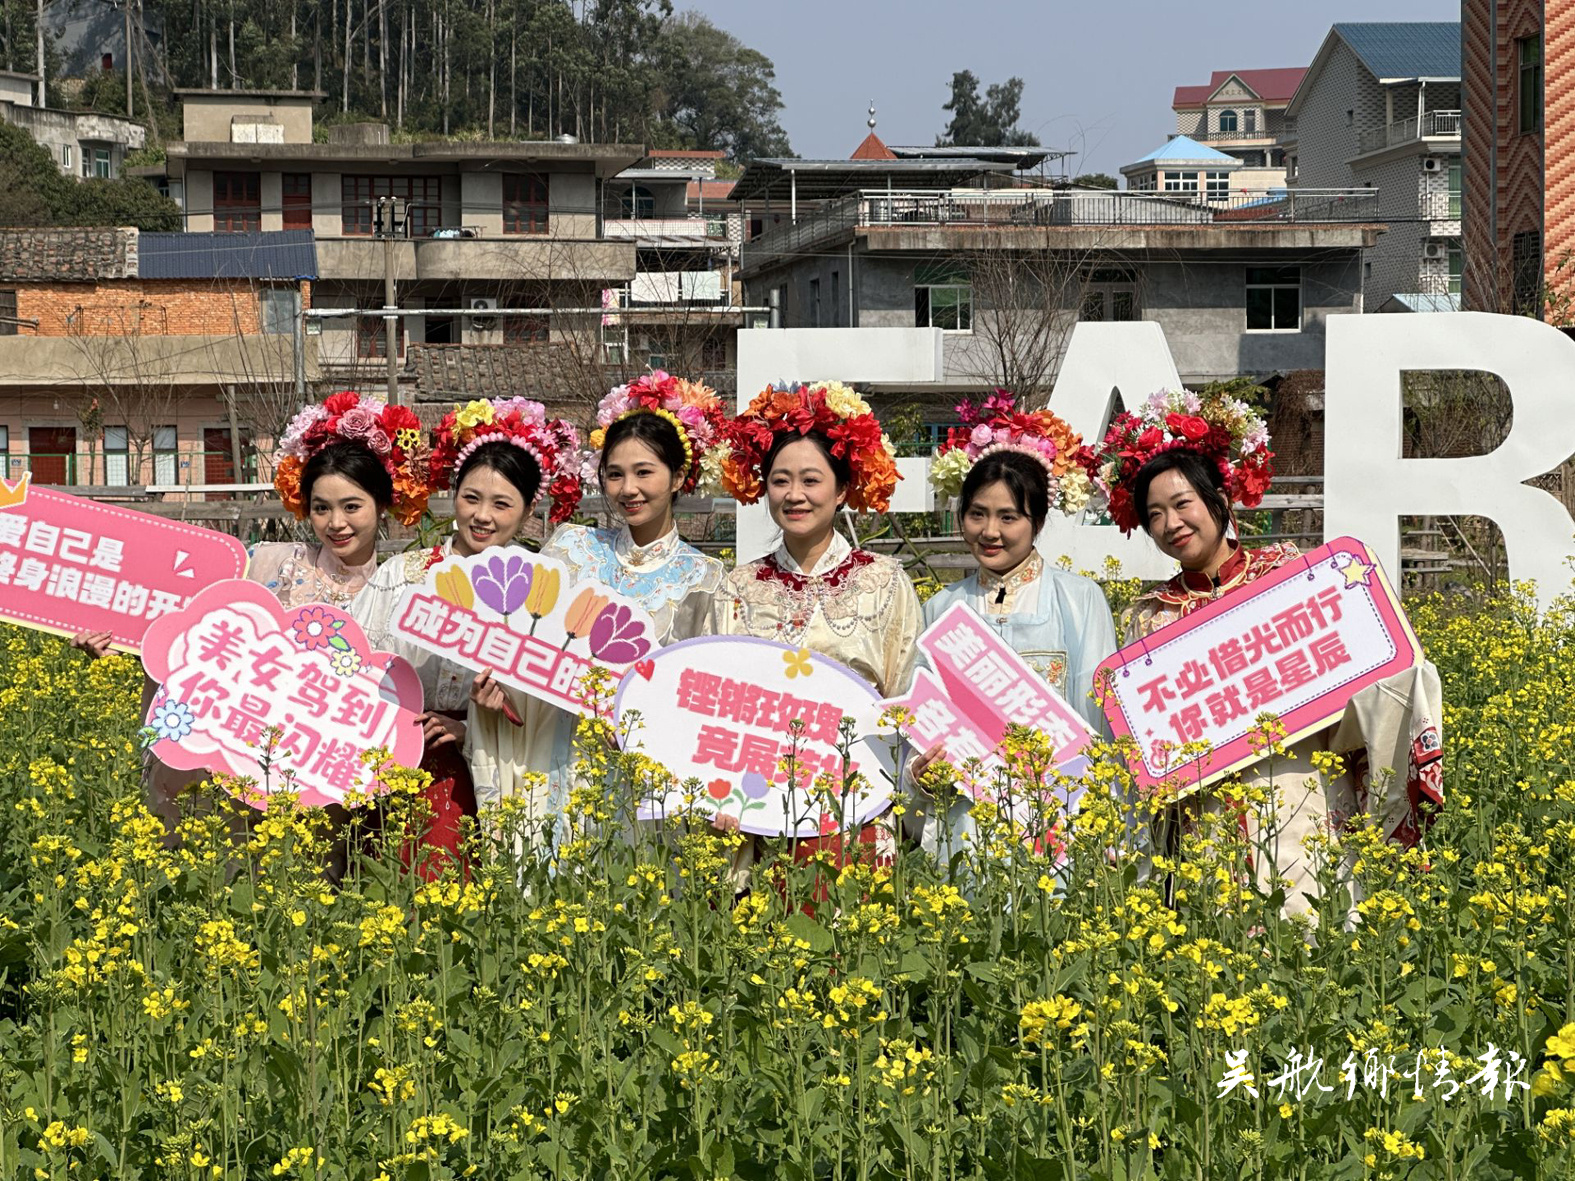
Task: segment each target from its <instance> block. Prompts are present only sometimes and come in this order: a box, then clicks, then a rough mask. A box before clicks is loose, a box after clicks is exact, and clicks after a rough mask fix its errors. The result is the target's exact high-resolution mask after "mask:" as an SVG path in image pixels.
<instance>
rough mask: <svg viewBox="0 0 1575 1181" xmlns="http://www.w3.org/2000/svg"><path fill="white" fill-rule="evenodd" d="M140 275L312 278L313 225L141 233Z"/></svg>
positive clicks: (314, 264) (314, 260) (314, 275)
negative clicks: (309, 227)
mask: <svg viewBox="0 0 1575 1181" xmlns="http://www.w3.org/2000/svg"><path fill="white" fill-rule="evenodd" d="M141 275H142V277H143V278H144V279H315V278H317V247H316V244H315V240H314V239H313V237H312V231H311V230H264V231H251V232H248V233H239V234H226V233H186V234H143V235H142V263H141Z"/></svg>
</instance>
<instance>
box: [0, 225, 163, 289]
mask: <svg viewBox="0 0 1575 1181" xmlns="http://www.w3.org/2000/svg"><path fill="white" fill-rule="evenodd" d="M136 274H137V231H136V230H135V229H128V228H115V227H113V226H106V227H90V228H82V229H78V228H71V229H64V228H48V229H15V230H0V279H11V280H17V279H21V280H27V279H32V280H36V281H39V282H56V283H71V282H80V283H92V282H96V281H97V280H100V279H129V278H135V277H136Z"/></svg>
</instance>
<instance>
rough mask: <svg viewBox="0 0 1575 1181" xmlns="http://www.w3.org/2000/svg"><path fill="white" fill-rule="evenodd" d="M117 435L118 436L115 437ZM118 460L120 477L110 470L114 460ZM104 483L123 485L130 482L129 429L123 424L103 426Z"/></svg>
mask: <svg viewBox="0 0 1575 1181" xmlns="http://www.w3.org/2000/svg"><path fill="white" fill-rule="evenodd" d="M117 435H118V438H117V437H116V436H117ZM117 459H118V460H119V461H120V478H119V479H116V478H115V475H114V473H113V472H112V471H111V470H110V465H111V463H112V462H113V461H114V460H117ZM104 483H106V484H109V485H110V486H112V487H113V486H116V485H119V486H121V487H124V486H126V485H128V484H130V483H131V430H130V428H129V427H124V426H106V427H105V428H104Z"/></svg>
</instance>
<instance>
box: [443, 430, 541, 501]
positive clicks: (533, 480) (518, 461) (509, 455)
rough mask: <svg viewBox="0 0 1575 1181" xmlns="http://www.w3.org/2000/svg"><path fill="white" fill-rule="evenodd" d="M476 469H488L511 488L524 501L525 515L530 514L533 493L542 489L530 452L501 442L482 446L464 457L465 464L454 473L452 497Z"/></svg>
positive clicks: (497, 440) (503, 441) (500, 440)
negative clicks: (505, 481)
mask: <svg viewBox="0 0 1575 1181" xmlns="http://www.w3.org/2000/svg"><path fill="white" fill-rule="evenodd" d="M477 468H491V469H492V470H493V471H495V472H497V473H498V475H500V476H502V477H503V478H504V479H505V480H507V481H508V482H509V483H510V484H513V485H514V487H515V488H516V489H517V490H518V491H519V494H520V496H521V497H522V498H523V499H524V501H525V509H526V511H527V512H529V511H530V506H531V505H532V504H534V503H535V501H536V493H537V491H539V490H540V488H541V467H540V465H539V464H537V462H536V460H535V458H534V457H532V456H531V454H530V453H529V452H527V451H525V450H524V449H523V448H520V447H516V446H515V445H514V444H513V443H510V442H507V441H505V440H503V439H494V440H493V441H492V442H490V443H483V444H482V445H481V446H480V447H477V448H476V449H475V450H474V451H472V452H471V453H470V454H469V455H467V456H465V462H464V463H462V464H460V465H459V470H458V471H457V472H455V473H454V493H455V495H458V494H459V486H460V485H461V484H463V483H464V482H465V477H466V476H468V475H470V473H471V472H473V471H475V470H476V469H477Z"/></svg>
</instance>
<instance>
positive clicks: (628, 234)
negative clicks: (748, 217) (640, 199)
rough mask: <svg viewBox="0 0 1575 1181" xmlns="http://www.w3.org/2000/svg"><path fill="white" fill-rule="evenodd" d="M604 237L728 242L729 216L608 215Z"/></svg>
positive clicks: (603, 224)
mask: <svg viewBox="0 0 1575 1181" xmlns="http://www.w3.org/2000/svg"><path fill="white" fill-rule="evenodd" d="M602 233H603V236H605V237H608V238H619V239H629V238H635V239H651V240H662V241H679V242H697V243H698V242H708V241H724V240H726V238H727V215H726V214H705V215H701V214H698V213H692V214H689V215H687V216H684V217H625V218H611V217H609V218H607V219H605V220H604V221H603V222H602Z"/></svg>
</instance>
